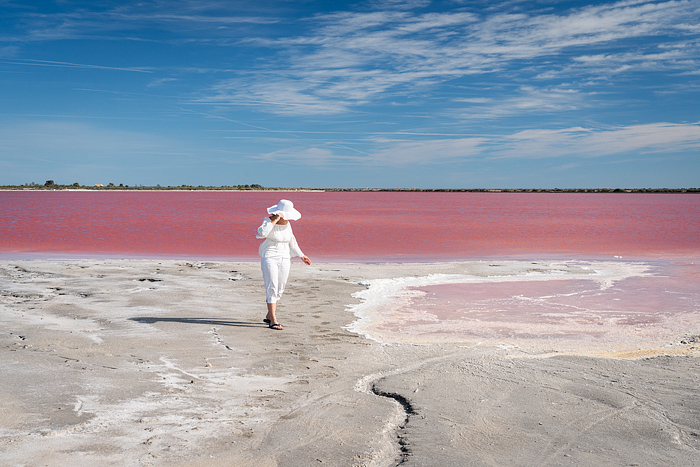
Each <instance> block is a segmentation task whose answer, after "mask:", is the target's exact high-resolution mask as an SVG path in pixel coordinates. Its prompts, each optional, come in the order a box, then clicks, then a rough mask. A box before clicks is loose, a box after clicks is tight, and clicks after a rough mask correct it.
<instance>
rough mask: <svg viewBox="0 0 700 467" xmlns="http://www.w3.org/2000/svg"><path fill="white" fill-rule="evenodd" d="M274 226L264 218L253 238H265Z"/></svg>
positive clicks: (267, 218)
mask: <svg viewBox="0 0 700 467" xmlns="http://www.w3.org/2000/svg"><path fill="white" fill-rule="evenodd" d="M274 226H275V224H273V223H272V221H271V220H270V218H269V217H266V218H265V220H263V223H262V225H261V226H260V227H258V234H257V235H256V236H255V238H267V236H268V235H270V232H272V228H273V227H274Z"/></svg>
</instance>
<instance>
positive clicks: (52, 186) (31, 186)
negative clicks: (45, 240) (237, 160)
mask: <svg viewBox="0 0 700 467" xmlns="http://www.w3.org/2000/svg"><path fill="white" fill-rule="evenodd" d="M0 189H5V190H71V189H81V190H165V191H167V190H191V191H195V190H239V191H245V190H276V191H283V190H285V191H287V190H289V191H294V190H319V191H345V192H362V191H371V192H382V191H389V192H404V191H410V192H428V193H469V192H473V193H700V188H542V189H539V188H502V189H497V188H289V187H287V188H285V187H275V188H271V187H264V186H262V185H258V184H252V185H222V186H204V185H197V186H194V185H179V186H160V185H156V186H143V185H134V186H129V185H124V184H123V183H120V184H119V185H115V184H114V183H108V184H107V185H104V184H100V183H98V184H96V185H81V184H80V183H73V184H71V185H62V184H56V183H55V182H54V181H53V180H47V181H46V182H45V183H44V184H43V185H41V184H37V183H34V182H32V183H25V184H24V185H6V186H0Z"/></svg>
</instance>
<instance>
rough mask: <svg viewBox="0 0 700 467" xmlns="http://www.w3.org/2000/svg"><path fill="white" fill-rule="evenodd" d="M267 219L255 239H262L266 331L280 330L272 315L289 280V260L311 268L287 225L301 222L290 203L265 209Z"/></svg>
mask: <svg viewBox="0 0 700 467" xmlns="http://www.w3.org/2000/svg"><path fill="white" fill-rule="evenodd" d="M267 213H268V214H270V217H266V218H265V220H263V223H262V225H261V226H260V227H258V235H257V238H264V239H265V241H264V242H262V244H261V245H260V248H259V249H258V252H259V253H260V258H261V260H260V265H261V267H262V273H263V280H264V281H265V298H266V301H267V316H266V317H265V319H264V320H263V321H264V322H266V323H267V324H268V325H269V326H270V329H276V330H278V331H279V330H281V329H282V325H281V324H280V323H279V322H278V321H277V316H275V311H277V302H278V301H279V299H280V297H281V296H282V292H284V287H285V286H286V285H287V278H288V277H289V266H290V262H291V258H292V256H299V257H300V258H301V260H302V261H303V262H304V263H305V264H311V260H310V259H309V257H308V256H306V255H305V254H304V253H302V251H301V249H300V248H299V245H298V244H297V240H296V238H294V233H292V226H291V225H290V224H289V221H296V220H299V219H300V218H301V213H300V212H299V211H297V210H296V209H294V203H292V202H291V201H289V200H286V199H283V200H280V202H279V203H277V204H276V205H275V206H271V207H269V208H267Z"/></svg>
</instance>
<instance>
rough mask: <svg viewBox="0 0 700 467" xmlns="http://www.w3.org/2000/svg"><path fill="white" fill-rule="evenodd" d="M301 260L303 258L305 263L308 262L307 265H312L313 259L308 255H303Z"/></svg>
mask: <svg viewBox="0 0 700 467" xmlns="http://www.w3.org/2000/svg"><path fill="white" fill-rule="evenodd" d="M301 260H302V261H303V262H304V264H306V265H307V266H310V265H311V260H310V259H309V257H308V256H306V255H304V256H302V257H301Z"/></svg>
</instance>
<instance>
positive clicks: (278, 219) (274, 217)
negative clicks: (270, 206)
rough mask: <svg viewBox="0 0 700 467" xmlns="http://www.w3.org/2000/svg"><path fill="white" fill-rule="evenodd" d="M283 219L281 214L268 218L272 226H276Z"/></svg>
mask: <svg viewBox="0 0 700 467" xmlns="http://www.w3.org/2000/svg"><path fill="white" fill-rule="evenodd" d="M282 219H284V217H282V215H281V214H273V215H271V216H270V220H271V221H272V223H273V224H277V223H278V222H279V221H281V220H282Z"/></svg>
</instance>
